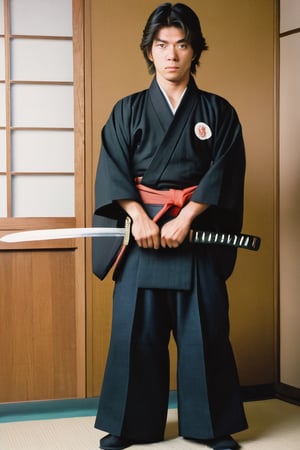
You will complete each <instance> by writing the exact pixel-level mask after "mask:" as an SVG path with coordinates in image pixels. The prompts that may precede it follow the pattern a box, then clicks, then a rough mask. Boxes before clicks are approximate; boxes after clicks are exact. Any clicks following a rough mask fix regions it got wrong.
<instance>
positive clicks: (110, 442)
mask: <svg viewBox="0 0 300 450" xmlns="http://www.w3.org/2000/svg"><path fill="white" fill-rule="evenodd" d="M132 444H133V442H131V441H128V440H127V439H123V438H122V437H119V436H113V435H112V434H108V435H107V436H104V438H102V439H100V448H102V449H103V450H122V449H124V448H127V447H130V445H132Z"/></svg>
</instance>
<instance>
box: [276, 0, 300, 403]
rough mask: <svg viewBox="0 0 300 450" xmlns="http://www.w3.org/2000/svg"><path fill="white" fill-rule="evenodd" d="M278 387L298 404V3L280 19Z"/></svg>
mask: <svg viewBox="0 0 300 450" xmlns="http://www.w3.org/2000/svg"><path fill="white" fill-rule="evenodd" d="M280 22H281V23H280V32H281V35H280V61H281V62H280V173H279V174H280V382H281V383H283V384H284V385H286V386H291V387H293V388H295V389H296V390H298V393H297V396H298V397H299V399H300V353H299V342H300V328H299V318H300V277H299V274H300V272H299V269H300V234H299V233H300V151H299V150H300V116H299V104H300V2H299V0H281V14H280Z"/></svg>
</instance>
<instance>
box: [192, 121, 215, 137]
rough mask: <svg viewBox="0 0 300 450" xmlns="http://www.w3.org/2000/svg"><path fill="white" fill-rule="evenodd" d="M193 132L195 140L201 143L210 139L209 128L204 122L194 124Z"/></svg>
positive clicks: (210, 132)
mask: <svg viewBox="0 0 300 450" xmlns="http://www.w3.org/2000/svg"><path fill="white" fill-rule="evenodd" d="M194 131H195V135H196V136H197V138H198V139H200V140H201V141H205V140H206V139H209V138H211V137H212V131H211V129H210V127H209V126H208V125H207V124H206V123H204V122H198V123H196V125H195V128H194Z"/></svg>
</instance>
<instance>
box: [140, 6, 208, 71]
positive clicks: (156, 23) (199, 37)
mask: <svg viewBox="0 0 300 450" xmlns="http://www.w3.org/2000/svg"><path fill="white" fill-rule="evenodd" d="M163 27H176V28H181V29H182V30H183V32H184V34H185V39H186V40H187V42H188V43H189V44H190V45H191V47H192V49H193V51H194V55H195V56H194V59H193V61H192V64H191V73H193V74H195V73H196V68H197V66H198V65H199V60H200V56H201V53H202V52H203V50H207V49H208V46H207V45H206V41H205V38H204V36H203V34H202V31H201V25H200V21H199V19H198V17H197V15H196V14H195V13H194V11H193V10H192V9H191V8H189V7H188V6H187V5H184V4H183V3H176V4H174V5H172V3H163V4H161V5H160V6H158V7H157V8H156V9H155V10H154V11H153V12H152V14H151V15H150V17H149V19H148V21H147V23H146V26H145V28H144V31H143V37H142V41H141V45H140V48H141V50H142V52H143V54H144V58H145V60H146V62H147V65H148V69H149V72H150V73H151V74H153V73H155V67H154V64H153V62H152V61H151V60H150V59H149V54H150V52H151V49H152V44H153V41H154V39H155V36H156V35H157V33H158V32H159V30H160V29H161V28H163Z"/></svg>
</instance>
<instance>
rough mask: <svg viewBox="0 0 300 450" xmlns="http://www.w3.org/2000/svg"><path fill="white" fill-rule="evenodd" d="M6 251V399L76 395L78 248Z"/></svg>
mask: <svg viewBox="0 0 300 450" xmlns="http://www.w3.org/2000/svg"><path fill="white" fill-rule="evenodd" d="M0 256H1V257H0V286H1V288H0V317H1V328H0V353H1V361H2V363H1V370H0V386H1V390H0V401H1V402H9V401H25V400H40V399H55V398H65V397H76V396H77V394H78V392H77V379H76V376H77V345H76V308H75V302H74V298H75V285H74V277H75V271H74V269H75V265H74V250H59V251H55V250H50V251H48V250H44V251H30V250H24V251H2V252H1V255H0Z"/></svg>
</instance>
